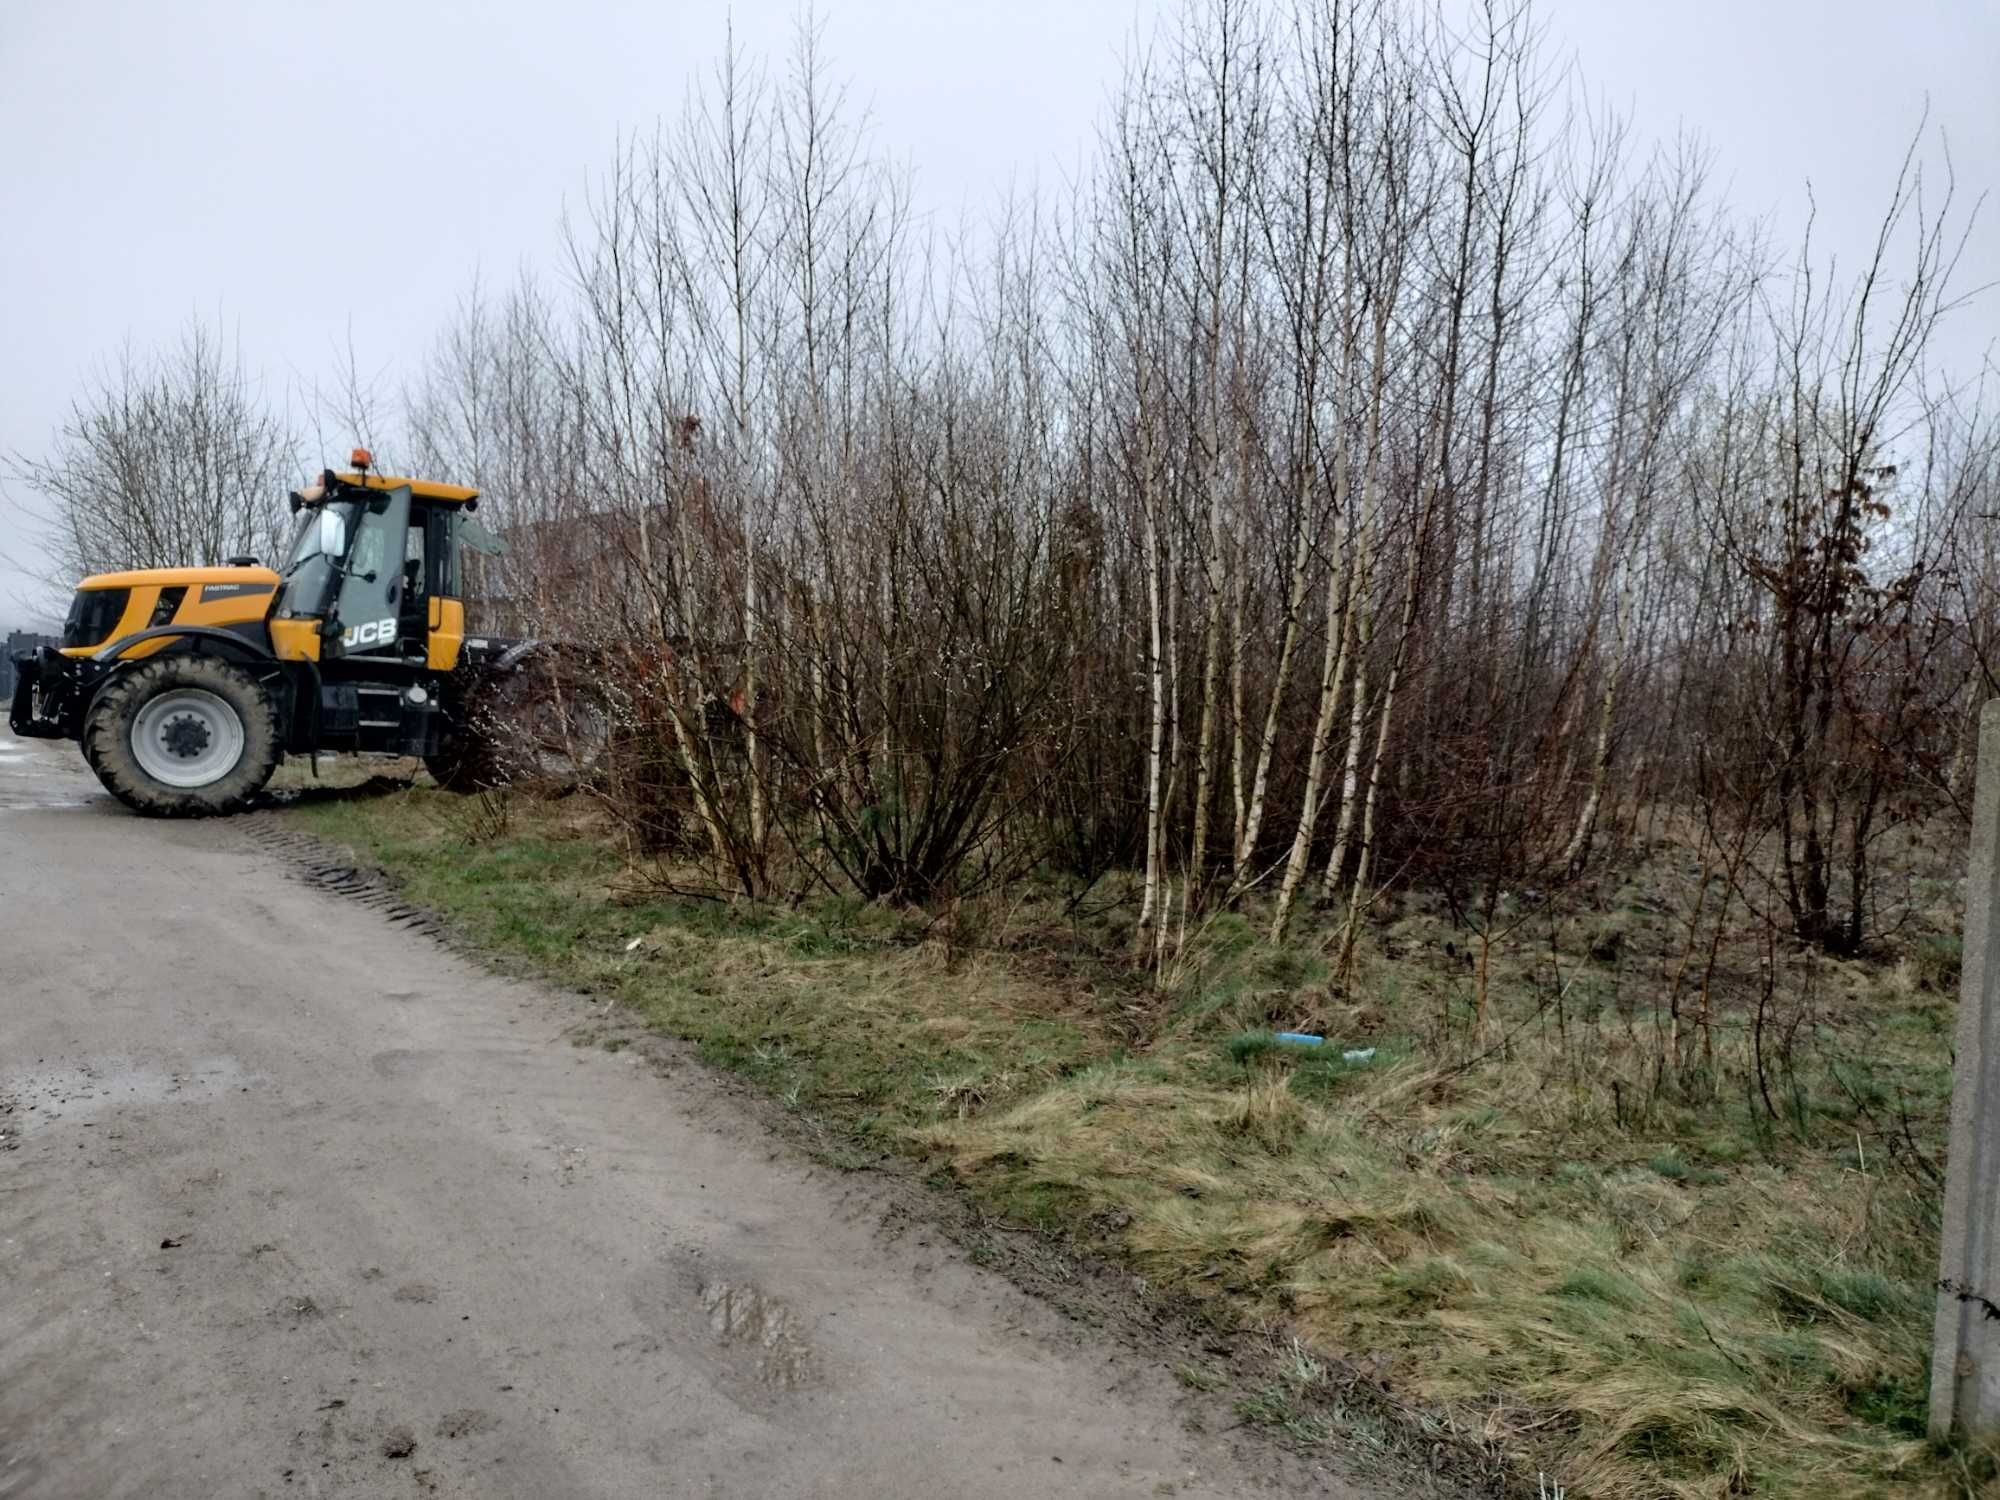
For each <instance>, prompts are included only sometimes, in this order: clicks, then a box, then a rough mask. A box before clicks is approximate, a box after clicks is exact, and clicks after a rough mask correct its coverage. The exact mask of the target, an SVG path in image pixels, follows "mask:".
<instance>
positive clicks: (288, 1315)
mask: <svg viewBox="0 0 2000 1500" xmlns="http://www.w3.org/2000/svg"><path fill="white" fill-rule="evenodd" d="M272 1316H273V1317H275V1318H277V1320H278V1321H279V1322H281V1323H310V1322H313V1321H314V1320H315V1319H318V1318H323V1317H325V1316H326V1314H325V1313H324V1312H323V1311H321V1310H320V1305H319V1304H318V1303H317V1302H315V1301H313V1299H312V1298H310V1297H300V1296H294V1297H286V1298H284V1299H282V1300H281V1301H280V1302H279V1303H278V1305H277V1307H276V1308H274V1309H273V1310H272Z"/></svg>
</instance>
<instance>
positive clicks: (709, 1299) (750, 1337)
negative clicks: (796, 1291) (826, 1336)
mask: <svg viewBox="0 0 2000 1500" xmlns="http://www.w3.org/2000/svg"><path fill="white" fill-rule="evenodd" d="M701 1305H702V1307H703V1308H705V1309H706V1310H707V1312H708V1330H709V1332H710V1333H712V1334H714V1335H715V1341H716V1342H717V1343H718V1344H724V1345H734V1346H736V1347H738V1348H741V1349H744V1350H746V1351H750V1352H753V1353H755V1354H756V1356H757V1374H758V1376H759V1377H760V1378H761V1379H763V1380H764V1381H765V1382H766V1383H767V1384H769V1385H776V1386H782V1387H784V1388H785V1389H787V1390H792V1389H795V1388H796V1387H798V1386H800V1385H802V1384H804V1383H805V1378H806V1374H807V1371H808V1369H809V1367H810V1365H811V1351H810V1350H808V1349H807V1347H806V1341H805V1336H804V1334H803V1332H802V1331H801V1330H800V1328H799V1323H798V1318H797V1317H796V1316H795V1315H794V1314H793V1312H792V1310H791V1309H790V1308H789V1307H787V1306H785V1304H784V1303H782V1302H780V1301H778V1300H777V1299H776V1298H775V1297H767V1296H765V1295H764V1293H762V1292H760V1291H758V1290H757V1288H755V1287H754V1286H742V1285H737V1284H732V1283H730V1282H727V1281H711V1282H707V1283H705V1284H704V1285H703V1286H702V1289H701Z"/></svg>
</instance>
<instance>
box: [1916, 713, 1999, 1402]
mask: <svg viewBox="0 0 2000 1500" xmlns="http://www.w3.org/2000/svg"><path fill="white" fill-rule="evenodd" d="M1996 919H2000V699H1995V700H1994V701H1993V702H1991V703H1988V704H1987V705H1986V707H1985V708H1983V709H1982V710H1980V714H1979V771H1978V781H1977V782H1976V783H1975V786H1974V790H1973V798H1972V854H1971V860H1970V867H1969V869H1968V871H1967V873H1966V881H1965V949H1964V970H1963V972H1962V974H1961V975H1960V978H1959V986H1958V1033H1957V1056H1956V1058H1955V1060H1954V1068H1953V1074H1952V1085H1951V1147H1950V1150H1951V1154H1950V1156H1949V1157H1948V1158H1947V1159H1946V1164H1945V1186H1944V1237H1943V1240H1942V1242H1941V1243H1940V1245H1939V1247H1938V1292H1937V1329H1936V1332H1935V1334H1934V1335H1933V1341H1932V1345H1931V1423H1930V1428H1931V1435H1932V1436H1933V1437H1934V1438H1938V1439H1943V1438H1945V1437H1947V1436H1949V1435H1950V1433H1951V1431H1952V1429H1953V1428H1954V1427H1957V1428H1959V1429H1961V1430H1964V1431H1966V1432H1980V1431H1988V1430H1993V1429H1996V1428H2000V953H1996V952H1995V951H1994V943H1995V941H1996V939H2000V931H1997V930H1996V929H2000V920H1996Z"/></svg>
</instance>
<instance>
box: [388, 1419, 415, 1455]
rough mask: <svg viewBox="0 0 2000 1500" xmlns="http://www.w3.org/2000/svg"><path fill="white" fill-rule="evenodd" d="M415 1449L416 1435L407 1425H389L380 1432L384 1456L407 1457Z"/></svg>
mask: <svg viewBox="0 0 2000 1500" xmlns="http://www.w3.org/2000/svg"><path fill="white" fill-rule="evenodd" d="M416 1451H417V1435H416V1434H415V1433H414V1432H412V1431H410V1429H409V1428H407V1427H391V1428H390V1429H389V1430H388V1431H387V1432H385V1433H383V1434H382V1456H383V1457H384V1458H408V1457H409V1456H410V1455H411V1454H412V1453H415V1452H416Z"/></svg>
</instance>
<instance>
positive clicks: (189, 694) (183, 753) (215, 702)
mask: <svg viewBox="0 0 2000 1500" xmlns="http://www.w3.org/2000/svg"><path fill="white" fill-rule="evenodd" d="M132 758H133V759H134V760H136V761H138V762H139V769H140V770H142V771H144V772H145V773H146V774H147V775H148V776H150V777H152V778H153V779H154V780H155V781H158V782H163V783H165V784H166V785H167V786H171V787H180V788H182V789H188V788H192V787H203V786H209V785H211V784H212V783H214V782H217V781H220V780H222V778H223V777H225V776H227V775H228V774H229V773H230V772H231V771H233V770H235V769H236V763H237V762H238V761H239V760H241V759H242V758H243V720H242V718H241V717H239V716H238V714H237V712H236V710H235V709H233V708H231V707H230V706H229V704H228V703H226V702H224V701H223V700H222V699H221V698H218V697H216V695H215V694H213V693H205V692H203V691H201V689H199V688H176V689H175V690H174V691H172V692H168V693H162V694H160V695H159V697H157V698H153V699H151V700H149V701H148V702H147V704H146V706H145V707H144V708H142V709H140V710H139V713H138V717H136V718H135V719H133V721H132Z"/></svg>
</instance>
